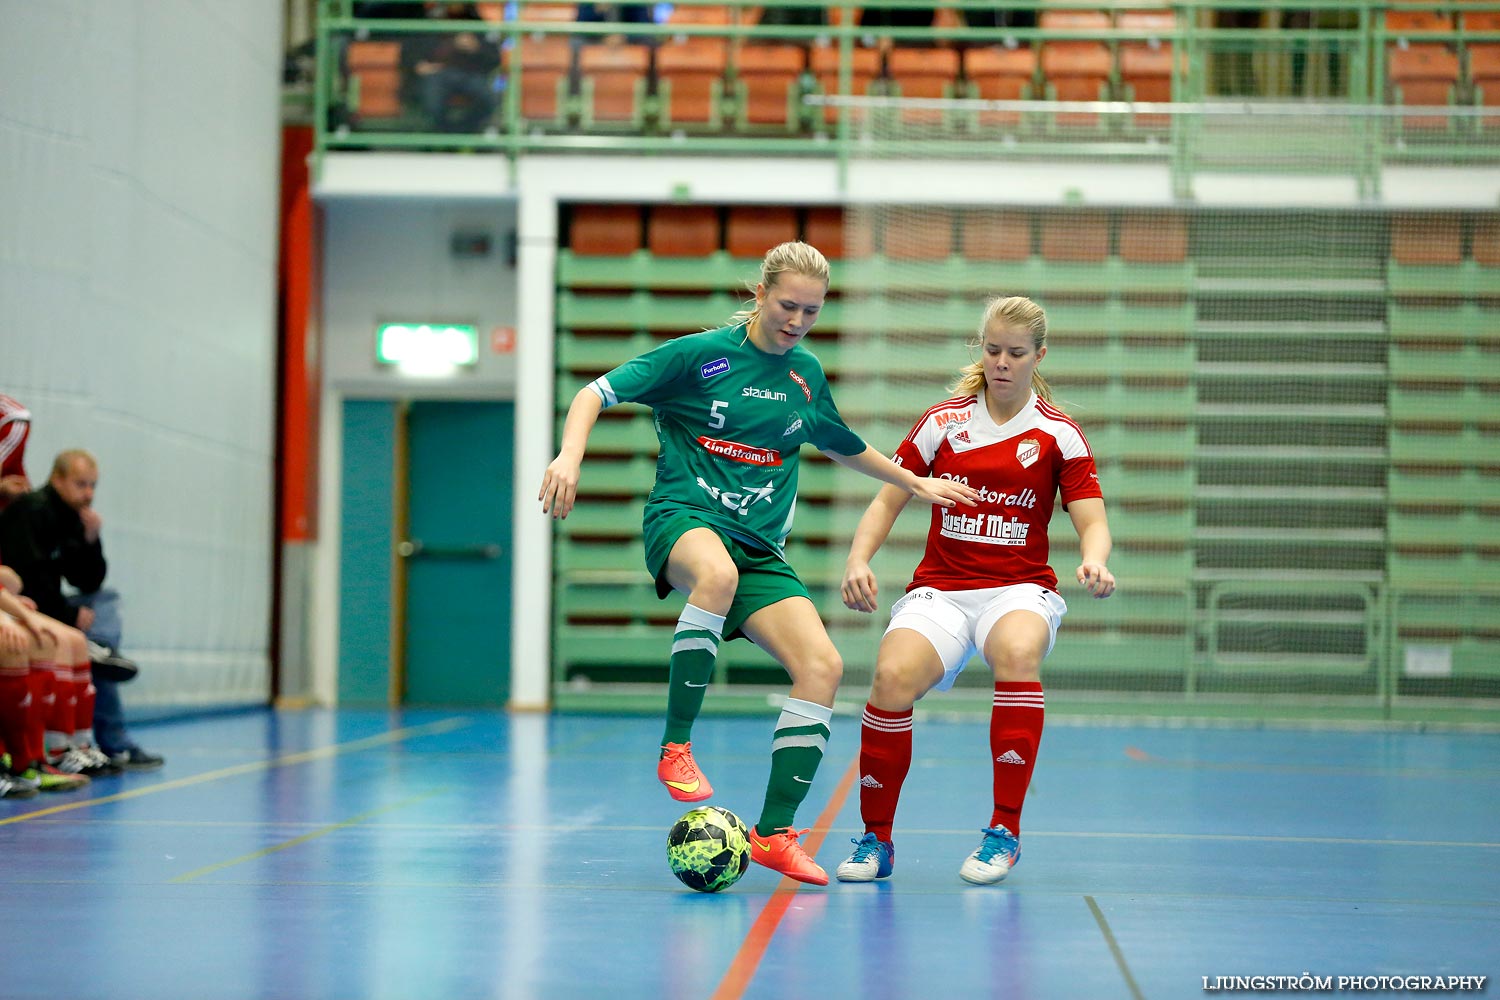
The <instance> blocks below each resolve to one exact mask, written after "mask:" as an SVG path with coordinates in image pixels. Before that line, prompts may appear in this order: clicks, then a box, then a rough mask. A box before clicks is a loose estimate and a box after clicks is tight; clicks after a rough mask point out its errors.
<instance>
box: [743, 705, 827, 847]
mask: <svg viewBox="0 0 1500 1000" xmlns="http://www.w3.org/2000/svg"><path fill="white" fill-rule="evenodd" d="M832 720H833V709H831V708H824V707H823V706H822V705H815V704H813V703H812V702H810V701H803V700H802V699H800V698H788V699H787V700H786V704H785V705H783V706H782V709H781V718H779V719H777V720H776V736H775V738H774V739H773V740H772V742H771V780H770V781H769V782H767V784H766V803H765V805H764V806H763V807H762V808H761V813H760V820H759V821H757V822H756V824H755V832H756V833H758V834H760V835H761V836H762V837H768V836H770V835H771V834H773V833H775V832H776V831H777V830H780V829H782V828H784V827H789V826H791V825H792V820H794V819H796V817H797V807H798V806H800V805H801V804H802V800H803V799H805V798H807V792H808V789H810V788H812V782H813V777H814V776H815V775H816V774H817V773H818V765H819V764H821V763H823V751H824V750H826V749H827V748H828V734H829V723H830V722H831V721H832Z"/></svg>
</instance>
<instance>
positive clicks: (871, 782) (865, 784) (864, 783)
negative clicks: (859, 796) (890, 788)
mask: <svg viewBox="0 0 1500 1000" xmlns="http://www.w3.org/2000/svg"><path fill="white" fill-rule="evenodd" d="M859 784H860V787H861V788H884V787H885V786H884V785H882V784H881V783H880V782H878V781H876V780H875V775H873V774H867V775H865V776H864V777H863V778H860V779H859Z"/></svg>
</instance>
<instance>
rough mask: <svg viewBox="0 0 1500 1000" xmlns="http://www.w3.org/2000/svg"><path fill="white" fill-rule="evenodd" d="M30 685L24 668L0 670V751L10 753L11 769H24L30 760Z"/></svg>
mask: <svg viewBox="0 0 1500 1000" xmlns="http://www.w3.org/2000/svg"><path fill="white" fill-rule="evenodd" d="M30 698H31V687H30V685H29V684H28V683H27V681H26V671H24V670H14V671H6V672H4V673H0V751H4V752H6V753H8V754H10V766H11V768H12V769H13V770H16V771H23V770H25V769H26V765H27V764H29V763H31V759H30V758H29V757H28V756H27V753H26V730H27V726H28V725H29V723H30V721H31V701H30Z"/></svg>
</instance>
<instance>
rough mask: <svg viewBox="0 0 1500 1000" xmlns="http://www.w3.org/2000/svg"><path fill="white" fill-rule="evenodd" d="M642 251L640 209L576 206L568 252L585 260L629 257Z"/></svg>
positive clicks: (609, 206)
mask: <svg viewBox="0 0 1500 1000" xmlns="http://www.w3.org/2000/svg"><path fill="white" fill-rule="evenodd" d="M640 248H641V207H640V206H639V205H575V206H574V207H573V223H572V226H571V227H570V228H569V230H568V249H570V250H572V251H573V252H574V253H575V254H579V255H580V256H585V257H628V256H629V255H630V254H633V253H635V252H636V251H637V250H639V249H640Z"/></svg>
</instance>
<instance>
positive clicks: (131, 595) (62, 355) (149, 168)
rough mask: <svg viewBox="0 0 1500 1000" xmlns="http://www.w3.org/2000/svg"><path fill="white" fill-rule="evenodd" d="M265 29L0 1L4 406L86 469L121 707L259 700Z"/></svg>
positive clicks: (266, 578) (265, 400) (271, 67)
mask: <svg viewBox="0 0 1500 1000" xmlns="http://www.w3.org/2000/svg"><path fill="white" fill-rule="evenodd" d="M280 18H281V9H280V5H278V4H271V3H265V2H261V0H215V2H211V3H210V2H192V0H111V2H107V3H104V2H90V0H49V2H46V3H37V2H33V0H0V391H3V392H6V393H8V394H10V395H14V396H16V397H17V398H19V399H20V400H21V401H22V402H24V403H26V404H27V405H28V406H29V407H30V409H31V410H32V413H33V430H32V435H31V442H30V445H29V447H28V449H27V467H28V471H29V472H30V474H31V477H32V480H33V482H34V483H37V484H38V485H39V484H40V483H41V482H43V481H44V480H45V479H46V475H47V470H48V467H49V465H50V462H51V457H52V455H53V454H55V453H56V452H57V451H58V450H60V449H62V448H65V447H73V446H81V447H86V448H88V449H90V450H91V451H93V452H94V453H95V454H96V455H97V456H98V458H99V460H100V465H101V479H100V486H99V491H98V495H97V498H96V506H97V508H98V509H99V511H100V513H101V514H102V515H103V518H104V536H103V537H104V543H105V554H106V556H107V557H108V559H109V562H110V571H109V577H108V580H107V583H108V584H109V585H110V586H113V587H115V588H117V589H119V590H120V591H122V593H123V594H124V596H125V601H126V606H125V611H126V631H125V646H126V651H127V652H129V653H130V654H131V655H132V656H134V657H135V658H137V659H138V660H140V661H141V663H142V667H143V669H142V673H141V676H140V678H139V679H138V680H137V681H136V682H134V683H133V684H132V685H131V686H130V687H129V688H128V689H126V691H125V695H126V706H127V711H128V710H129V708H131V707H132V706H136V707H139V706H142V705H145V704H148V703H173V704H186V703H195V702H199V703H211V702H221V701H226V700H261V699H264V698H265V696H266V695H267V693H268V643H269V613H270V594H271V555H272V548H271V545H272V538H271V533H272V510H273V504H272V501H273V492H272V490H273V478H272V472H273V470H272V457H273V456H272V450H273V432H274V426H275V425H274V421H275V412H274V406H275V384H274V379H275V357H276V302H275V289H276V285H275V280H276V260H277V246H276V229H277V211H278V205H277V184H278V176H279V173H278V171H279V168H278V163H279V159H278V157H279V135H280V127H279V121H278V114H279V112H278V107H279V100H280V88H279V83H280V80H279V74H280V66H281V54H280V40H281V24H280Z"/></svg>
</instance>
